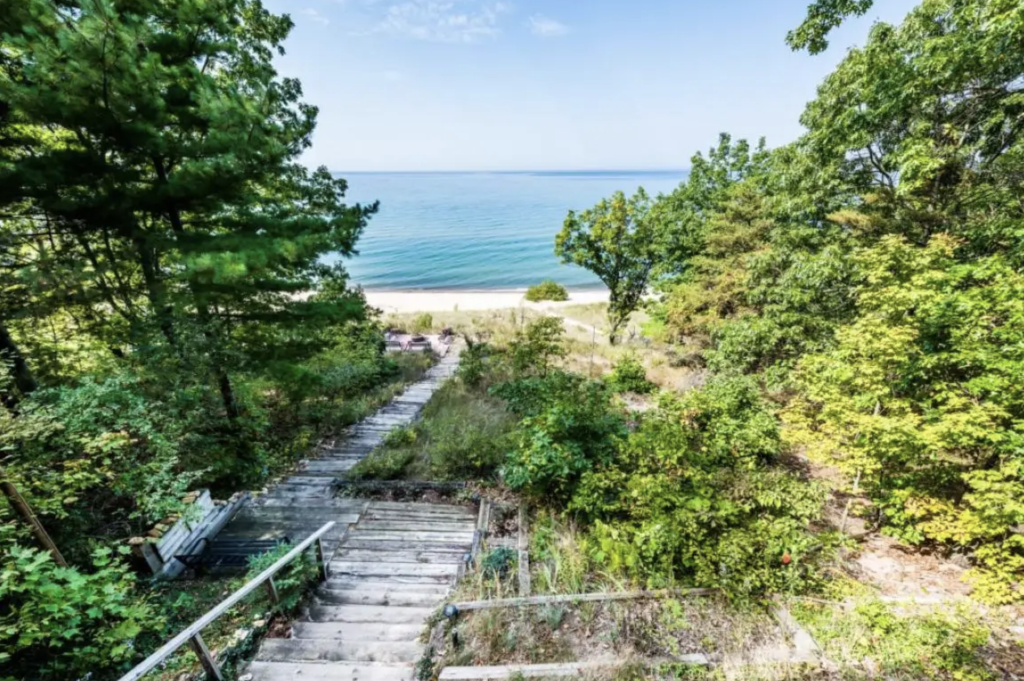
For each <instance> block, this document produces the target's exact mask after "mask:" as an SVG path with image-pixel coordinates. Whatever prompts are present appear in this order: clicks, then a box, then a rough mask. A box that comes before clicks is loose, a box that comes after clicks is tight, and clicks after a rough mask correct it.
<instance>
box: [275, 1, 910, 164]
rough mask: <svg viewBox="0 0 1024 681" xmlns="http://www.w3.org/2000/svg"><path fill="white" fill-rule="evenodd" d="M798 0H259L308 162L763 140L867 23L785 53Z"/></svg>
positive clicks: (575, 159)
mask: <svg viewBox="0 0 1024 681" xmlns="http://www.w3.org/2000/svg"><path fill="white" fill-rule="evenodd" d="M808 2H809V0H265V3H266V5H267V7H268V8H269V9H271V10H272V11H275V12H278V13H288V14H290V15H291V16H292V19H293V20H294V21H295V24H296V27H295V29H294V30H293V32H292V35H291V36H290V37H289V39H288V41H287V43H286V45H285V47H286V50H287V54H286V55H285V56H284V57H282V58H280V59H279V61H278V68H279V71H280V72H281V73H282V74H283V75H287V76H293V77H298V78H299V79H300V80H301V81H302V84H303V89H304V93H305V97H304V98H305V100H306V101H308V102H310V103H312V104H315V105H317V106H318V107H320V117H319V125H318V127H317V131H316V134H315V137H314V144H313V148H312V149H311V150H309V151H308V152H307V153H306V155H305V157H304V159H303V160H304V161H305V162H306V163H308V164H309V165H326V166H328V167H329V168H330V169H332V170H337V171H367V170H368V171H402V170H556V169H558V170H564V169H574V170H575V169H616V170H620V169H661V168H685V167H687V166H688V165H689V158H690V156H692V155H693V153H694V152H695V151H697V150H699V149H705V148H707V147H708V146H710V145H711V144H712V143H714V141H715V140H716V138H717V135H718V133H719V132H720V131H727V132H731V133H732V134H733V135H735V136H738V137H748V138H751V139H754V138H757V137H760V136H762V135H764V136H766V137H767V138H768V143H769V144H770V145H772V146H775V145H779V144H784V143H786V142H789V141H791V140H793V139H794V138H796V137H797V136H799V135H800V133H801V127H800V124H799V121H798V118H799V116H800V113H801V111H802V110H803V108H804V105H805V103H806V102H807V101H808V100H810V99H812V98H813V97H814V93H815V88H816V86H817V84H818V83H819V82H820V81H821V80H822V78H823V77H824V76H825V75H827V74H828V72H829V71H831V70H832V68H833V67H834V66H835V65H836V64H837V63H838V62H839V60H840V59H841V58H842V56H843V54H844V53H845V51H846V50H847V49H848V48H849V47H850V46H852V45H855V44H860V43H862V42H863V41H864V39H865V37H866V36H867V32H868V29H869V27H870V25H871V23H873V22H874V21H876V20H883V21H891V22H898V21H899V20H900V19H902V17H903V16H904V15H905V14H906V13H907V12H908V11H909V10H910V9H911V7H913V6H914V5H915V4H916V0H878V2H877V6H876V7H875V8H874V9H873V10H872V11H871V12H870V13H869V14H868V15H867V16H865V17H863V18H861V19H857V20H852V21H850V22H848V23H847V24H846V25H844V26H843V27H842V28H841V29H840V30H838V31H837V32H836V33H835V35H834V38H833V40H832V47H831V48H830V49H829V51H828V52H826V53H825V54H822V55H818V56H816V57H812V56H810V55H808V54H806V53H803V52H799V53H794V52H792V51H790V49H789V48H788V47H787V46H786V44H785V41H784V38H785V34H786V31H787V30H789V29H790V28H793V27H795V26H796V25H798V24H799V23H800V21H801V19H802V17H803V15H804V11H805V8H806V5H807V3H808Z"/></svg>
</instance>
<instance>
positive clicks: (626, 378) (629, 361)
mask: <svg viewBox="0 0 1024 681" xmlns="http://www.w3.org/2000/svg"><path fill="white" fill-rule="evenodd" d="M608 385H609V386H610V387H611V389H612V390H614V391H615V392H617V393H638V394H640V395H646V394H648V393H652V392H654V390H655V388H656V386H655V385H654V384H653V383H651V382H650V381H648V380H647V370H646V369H645V368H644V365H643V362H641V361H640V358H639V357H637V356H636V355H635V354H633V353H629V354H626V355H623V356H622V357H621V358H620V359H619V360H618V361H617V362H615V366H614V368H613V369H612V374H611V376H609V377H608Z"/></svg>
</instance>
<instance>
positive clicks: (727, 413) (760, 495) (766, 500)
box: [569, 379, 834, 597]
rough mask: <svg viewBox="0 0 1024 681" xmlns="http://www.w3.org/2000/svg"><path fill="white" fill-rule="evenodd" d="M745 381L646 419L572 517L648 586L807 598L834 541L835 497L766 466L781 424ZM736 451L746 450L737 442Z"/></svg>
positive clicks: (716, 387)
mask: <svg viewBox="0 0 1024 681" xmlns="http://www.w3.org/2000/svg"><path fill="white" fill-rule="evenodd" d="M756 396H757V393H756V387H755V385H754V384H753V383H752V382H747V381H746V380H745V379H730V380H724V379H720V380H718V381H715V382H713V383H712V384H710V385H709V386H708V387H706V388H704V389H702V390H696V391H693V392H691V393H689V394H688V395H686V396H684V397H682V398H666V399H664V400H663V401H662V404H661V406H660V407H659V408H658V409H657V410H654V411H651V412H647V413H645V414H644V415H643V416H642V418H641V421H640V423H639V426H638V427H637V429H636V430H635V431H634V432H633V433H631V434H630V435H629V437H628V438H627V439H626V440H625V441H624V442H623V443H622V444H621V446H620V447H619V451H618V453H617V455H616V456H614V457H613V458H610V459H606V460H605V461H604V462H602V463H601V464H600V465H598V466H595V467H593V468H592V469H591V470H588V471H585V472H584V473H583V474H582V475H581V477H580V481H579V484H578V487H577V488H576V490H575V491H574V493H573V495H572V499H571V501H570V503H569V510H570V511H572V512H575V513H577V514H579V515H580V517H582V518H584V519H587V520H588V521H589V522H590V523H591V529H590V535H591V542H590V545H591V551H592V556H593V558H594V559H595V560H597V561H599V562H601V563H604V564H606V565H607V566H608V567H609V568H610V569H612V570H614V571H622V572H625V573H626V574H629V575H631V576H633V577H635V578H637V579H641V580H646V581H648V582H657V581H668V580H671V579H673V578H678V577H686V578H687V579H688V581H693V582H695V583H696V584H698V585H701V586H713V587H719V588H722V589H723V590H725V591H726V592H727V593H728V594H730V595H732V596H734V597H745V596H748V595H751V594H758V593H765V592H779V591H796V590H800V589H803V588H806V587H807V586H808V582H813V581H814V579H816V577H815V574H816V571H815V570H814V569H813V568H814V566H815V565H816V563H817V562H818V560H819V559H820V557H821V556H823V555H828V551H827V549H828V548H829V547H830V546H831V545H832V544H833V543H834V539H833V537H832V536H831V535H828V534H823V535H813V534H811V533H810V532H809V531H808V525H809V524H810V523H811V522H812V521H814V520H816V519H818V518H819V517H820V513H821V509H822V505H823V503H824V500H825V492H824V489H822V488H820V487H819V486H817V485H814V484H810V483H808V482H806V481H804V480H801V479H798V478H796V477H794V476H792V475H790V474H788V473H786V472H784V471H778V470H771V469H766V468H764V467H763V465H762V461H763V460H765V459H766V458H770V456H771V455H773V454H774V453H777V451H778V447H779V444H778V443H779V438H778V433H777V426H775V422H774V419H772V418H771V416H770V414H769V413H768V411H767V407H766V406H765V405H764V404H763V403H762V402H761V400H760V399H757V398H756ZM733 442H735V443H736V445H735V447H734V446H733V445H732V443H733Z"/></svg>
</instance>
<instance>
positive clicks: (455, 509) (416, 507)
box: [370, 501, 468, 513]
mask: <svg viewBox="0 0 1024 681" xmlns="http://www.w3.org/2000/svg"><path fill="white" fill-rule="evenodd" d="M370 507H371V509H373V510H380V511H427V512H430V511H434V512H437V513H445V512H447V513H465V512H466V510H467V509H468V507H467V506H456V505H453V504H427V503H423V502H417V501H374V502H373V503H371V504H370Z"/></svg>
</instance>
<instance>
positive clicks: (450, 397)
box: [421, 383, 515, 480]
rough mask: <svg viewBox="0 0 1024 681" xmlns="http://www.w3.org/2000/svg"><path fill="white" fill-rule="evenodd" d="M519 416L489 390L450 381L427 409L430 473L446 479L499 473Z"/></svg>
mask: <svg viewBox="0 0 1024 681" xmlns="http://www.w3.org/2000/svg"><path fill="white" fill-rule="evenodd" d="M514 425H515V419H514V418H513V417H512V416H511V415H510V414H508V412H507V411H506V410H505V408H504V406H503V405H502V404H501V403H500V402H499V401H498V400H496V399H494V398H492V397H489V396H488V395H487V394H486V393H482V392H477V391H473V390H469V389H467V388H465V387H464V386H462V385H460V384H458V383H449V384H446V385H445V386H444V387H443V388H442V389H441V390H440V391H438V393H437V394H435V395H434V399H433V400H431V402H430V403H429V404H428V405H427V408H426V409H425V410H424V415H423V420H422V422H421V428H422V430H423V432H424V435H425V438H426V451H427V456H428V465H429V473H430V476H431V477H434V478H439V479H443V480H466V479H473V478H487V477H490V476H492V475H494V474H495V472H496V471H497V469H498V467H499V466H500V465H501V463H502V461H503V460H504V457H505V453H506V452H507V451H508V449H509V448H510V446H511V431H512V429H513V427H514Z"/></svg>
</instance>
